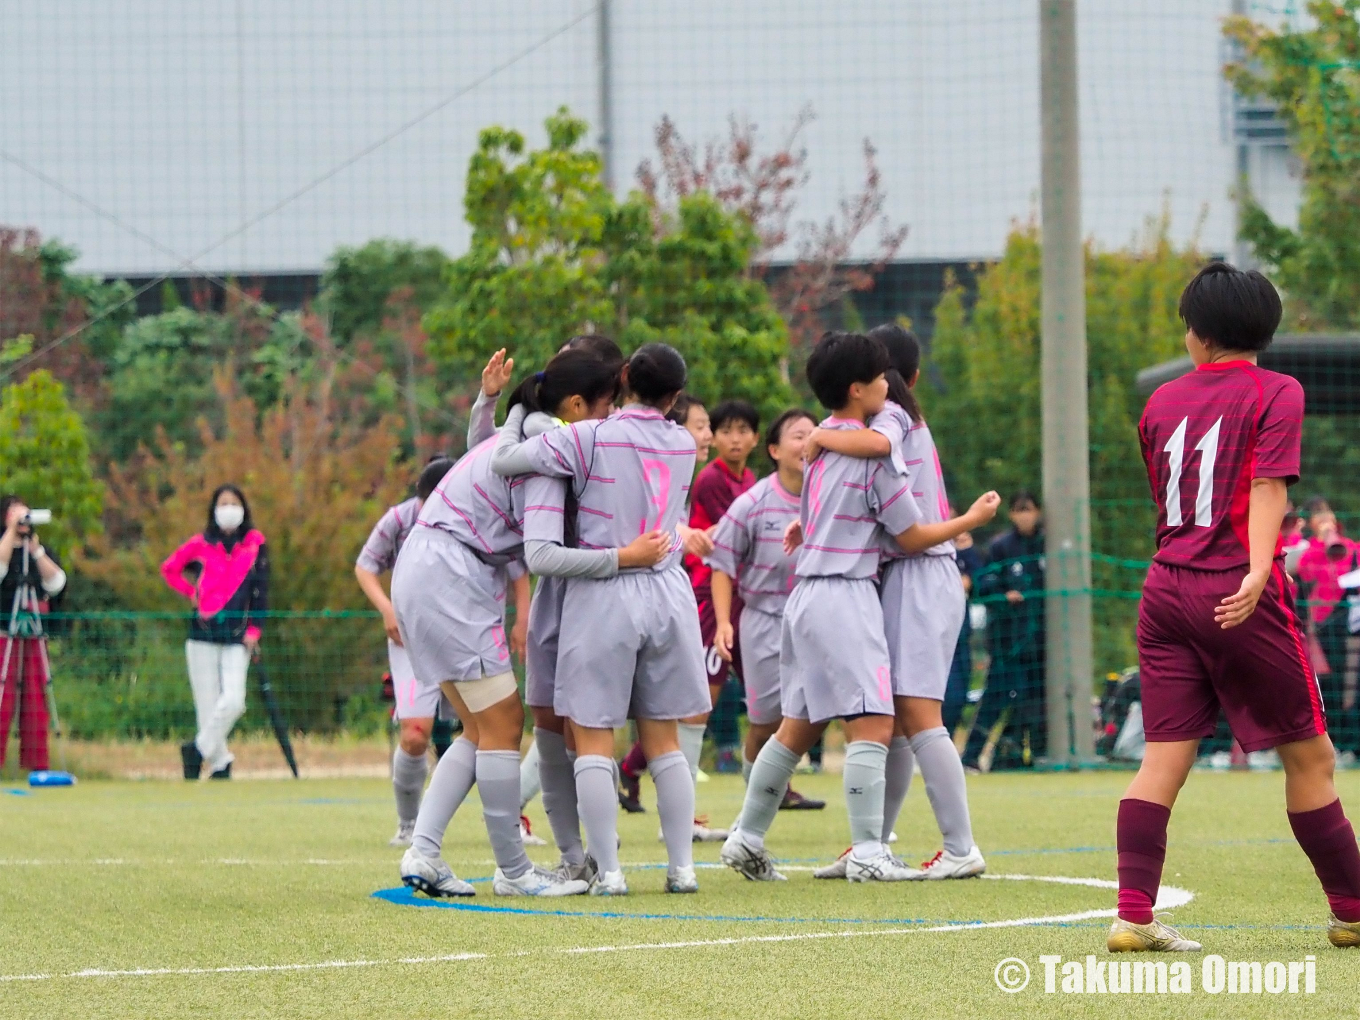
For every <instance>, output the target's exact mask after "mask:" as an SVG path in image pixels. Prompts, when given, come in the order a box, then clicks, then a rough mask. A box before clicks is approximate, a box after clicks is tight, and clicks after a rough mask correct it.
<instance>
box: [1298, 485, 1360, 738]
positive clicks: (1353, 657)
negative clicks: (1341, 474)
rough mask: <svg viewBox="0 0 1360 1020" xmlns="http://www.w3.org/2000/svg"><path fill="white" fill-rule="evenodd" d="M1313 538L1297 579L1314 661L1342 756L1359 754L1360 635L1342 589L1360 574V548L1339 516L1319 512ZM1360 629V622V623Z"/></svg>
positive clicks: (1313, 526) (1301, 560)
mask: <svg viewBox="0 0 1360 1020" xmlns="http://www.w3.org/2000/svg"><path fill="white" fill-rule="evenodd" d="M1310 528H1311V530H1312V532H1313V539H1312V541H1311V542H1309V544H1308V548H1307V549H1305V550H1304V552H1303V555H1302V557H1300V559H1299V566H1298V578H1299V584H1300V586H1301V588H1302V594H1303V597H1304V598H1305V599H1307V600H1308V630H1309V632H1310V634H1311V635H1315V636H1316V638H1317V643H1318V645H1319V646H1320V647H1321V650H1322V656H1323V659H1322V661H1321V662H1315V663H1314V666H1315V668H1316V670H1317V673H1318V686H1319V687H1320V688H1321V689H1322V701H1323V705H1324V706H1325V708H1326V710H1327V722H1328V729H1329V730H1330V731H1331V734H1332V740H1333V742H1334V743H1335V745H1336V749H1337V751H1339V752H1343V753H1344V752H1346V751H1350V752H1352V753H1354V752H1355V751H1356V750H1357V749H1360V748H1357V743H1358V741H1357V728H1358V727H1357V719H1356V715H1357V712H1356V681H1357V675H1360V636H1357V635H1356V634H1355V633H1354V630H1356V629H1360V627H1353V625H1352V621H1351V604H1350V600H1349V599H1348V598H1347V596H1346V592H1345V591H1344V590H1342V587H1341V583H1340V579H1341V577H1342V576H1343V575H1345V574H1349V573H1351V572H1353V571H1355V570H1357V569H1360V543H1356V542H1354V541H1352V540H1351V539H1349V538H1347V537H1346V536H1345V535H1343V534H1342V532H1341V526H1340V525H1339V524H1338V523H1337V520H1336V514H1334V513H1332V511H1331V510H1330V509H1325V510H1322V509H1319V510H1317V512H1315V513H1314V514H1313V515H1312V518H1311V519H1310ZM1355 623H1356V624H1360V620H1356V621H1355Z"/></svg>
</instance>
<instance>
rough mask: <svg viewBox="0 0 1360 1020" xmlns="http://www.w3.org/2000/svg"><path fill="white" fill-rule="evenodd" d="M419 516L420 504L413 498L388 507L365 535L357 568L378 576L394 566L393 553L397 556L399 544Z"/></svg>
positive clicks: (399, 549) (394, 557) (404, 539)
mask: <svg viewBox="0 0 1360 1020" xmlns="http://www.w3.org/2000/svg"><path fill="white" fill-rule="evenodd" d="M419 514H420V500H419V499H417V498H416V497H415V496H412V497H411V498H410V499H408V500H406V501H405V502H404V503H398V504H397V505H396V506H394V507H389V508H388V510H387V512H386V513H385V514H383V515H382V516H381V517H380V518H378V523H377V524H375V525H374V526H373V530H372V531H370V532H369V533H368V541H367V542H365V543H364V547H363V548H362V549H360V550H359V559H358V561H357V565H358V566H360V567H362V568H363V569H364V570H367V571H368V572H369V573H370V574H382V573H385V572H386V571H388V570H391V569H392V568H393V567H394V566H396V563H397V553H399V552H401V544H402V543H403V542H405V541H406V536H407V535H409V534H410V533H411V529H412V528H414V527H415V526H416V517H417V516H418V515H419Z"/></svg>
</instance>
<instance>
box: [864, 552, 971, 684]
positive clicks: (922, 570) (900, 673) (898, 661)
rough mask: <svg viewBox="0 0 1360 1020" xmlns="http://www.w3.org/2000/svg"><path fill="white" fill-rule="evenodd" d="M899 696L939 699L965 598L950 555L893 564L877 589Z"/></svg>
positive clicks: (955, 640)
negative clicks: (880, 599)
mask: <svg viewBox="0 0 1360 1020" xmlns="http://www.w3.org/2000/svg"><path fill="white" fill-rule="evenodd" d="M880 597H881V598H882V600H883V632H884V634H885V635H886V636H887V639H888V658H889V659H890V660H891V663H892V678H893V693H894V694H895V695H897V696H898V697H908V698H934V699H935V700H936V701H943V700H944V689H945V686H946V685H947V684H948V683H949V667H950V665H951V664H952V663H953V661H954V646H955V645H957V644H958V641H959V632H960V631H961V630H962V629H963V614H964V613H966V612H967V611H968V598H967V596H966V595H965V594H964V592H963V579H962V577H961V576H960V574H959V567H958V564H957V563H955V561H954V557H953V556H914V557H911V558H910V559H903V560H893V561H892V562H891V563H889V564H888V565H887V567H885V568H884V571H883V582H882V585H881V586H880Z"/></svg>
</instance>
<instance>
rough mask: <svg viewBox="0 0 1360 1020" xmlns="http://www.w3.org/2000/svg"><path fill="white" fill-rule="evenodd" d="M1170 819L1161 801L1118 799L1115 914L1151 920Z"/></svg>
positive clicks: (1139, 921)
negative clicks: (1117, 876)
mask: <svg viewBox="0 0 1360 1020" xmlns="http://www.w3.org/2000/svg"><path fill="white" fill-rule="evenodd" d="M1290 817H1291V818H1292V817H1293V816H1292V815H1291V816H1290ZM1170 819H1171V809H1170V808H1169V807H1163V806H1162V805H1161V804H1154V803H1152V802H1151V801H1147V800H1134V799H1132V798H1126V799H1125V800H1121V801H1120V802H1119V822H1118V827H1117V830H1116V831H1117V834H1116V838H1115V844H1116V846H1117V848H1118V850H1119V916H1120V917H1121V918H1123V919H1124V920H1125V921H1130V922H1132V923H1133V924H1151V923H1152V905H1153V904H1154V903H1156V902H1157V887H1158V886H1160V885H1161V884H1162V863H1163V862H1164V861H1165V860H1166V823H1167V822H1168V821H1169V820H1170ZM1343 821H1344V819H1343ZM1347 829H1348V831H1349V826H1348V827H1347Z"/></svg>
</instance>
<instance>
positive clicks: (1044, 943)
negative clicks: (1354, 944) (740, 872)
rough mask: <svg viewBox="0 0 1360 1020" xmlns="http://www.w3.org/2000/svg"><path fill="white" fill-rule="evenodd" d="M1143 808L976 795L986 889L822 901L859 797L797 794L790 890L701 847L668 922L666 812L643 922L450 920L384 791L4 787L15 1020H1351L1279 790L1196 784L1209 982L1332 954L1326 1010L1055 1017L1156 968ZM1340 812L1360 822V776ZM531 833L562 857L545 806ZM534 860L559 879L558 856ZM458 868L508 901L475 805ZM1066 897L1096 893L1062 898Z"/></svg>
mask: <svg viewBox="0 0 1360 1020" xmlns="http://www.w3.org/2000/svg"><path fill="white" fill-rule="evenodd" d="M1127 780H1128V776H1127V775H1126V774H1120V773H1088V774H1081V775H1018V774H1006V775H1000V774H998V775H988V776H980V777H974V778H972V779H971V780H970V787H971V793H972V800H973V811H974V818H975V822H976V830H977V837H978V842H979V844H980V845H981V846H982V847H983V850H984V851H985V852H986V853H987V857H988V862H989V873H988V876H987V878H986V879H982V880H968V881H961V882H940V883H903V884H900V885H861V886H851V885H849V884H847V883H845V882H822V881H816V880H814V879H813V878H812V877H811V874H810V872H811V869H812V867H814V866H815V865H816V864H818V863H821V862H824V861H825V860H828V859H829V858H830V857H832V856H833V855H834V854H836V853H837V852H839V851H840V850H841V849H842V845H843V843H844V841H845V834H846V823H845V817H844V809H843V807H842V806H841V803H842V798H841V795H840V789H839V788H840V780H839V777H837V776H829V775H827V776H806V777H800V778H799V780H798V783H797V785H798V787H799V788H800V789H802V790H804V791H806V792H809V793H815V794H816V795H818V796H823V797H826V798H827V800H828V801H829V802H830V806H829V807H828V809H827V810H826V811H824V812H820V813H814V812H800V813H788V812H785V813H783V814H782V815H781V816H780V818H779V819H778V821H777V822H776V824H775V827H774V829H773V830H772V831H771V836H770V843H769V845H770V847H771V849H772V850H773V852H774V853H775V854H776V855H777V856H779V857H780V858H781V860H783V861H785V862H787V866H788V871H789V879H790V880H789V882H788V883H787V884H779V885H765V884H760V885H758V884H755V883H752V882H747V881H745V880H743V879H742V878H740V877H739V876H737V875H736V874H734V873H732V872H730V871H728V870H727V869H725V868H723V867H721V866H717V865H716V862H717V855H718V846H717V845H715V844H709V845H704V846H700V847H697V848H696V856H697V857H698V859H699V861H700V862H701V870H700V872H699V875H700V882H701V885H702V888H701V890H700V892H699V894H698V895H697V896H667V895H665V894H663V893H662V892H661V884H662V879H663V877H664V870H663V869H662V867H660V866H659V865H660V862H661V861H663V860H664V852H663V847H662V845H661V844H660V843H658V841H657V820H656V814H655V812H654V811H649V813H648V814H646V815H640V816H623V817H622V819H621V822H620V826H621V834H622V838H623V849H622V859H623V860H624V862H625V865H626V866H627V865H630V864H631V867H630V868H629V883H630V887H631V889H632V895H631V896H629V897H627V898H625V899H595V898H587V897H576V898H572V899H566V900H556V901H534V900H525V899H501V898H496V897H493V896H491V895H490V889H489V885H488V884H487V883H485V882H484V881H483V883H481V884H479V889H480V890H483V891H479V895H478V896H477V897H476V899H474V900H470V901H459V902H457V903H450V901H440V903H441V905H440V906H433V905H430V904H431V902H432V901H428V900H423V899H422V900H413V899H412V898H411V897H410V896H408V895H407V894H406V893H405V892H404V891H399V882H398V880H397V864H398V860H399V858H400V852H399V851H397V850H393V849H391V848H389V847H388V846H387V845H386V840H387V838H388V836H390V834H391V829H392V805H391V794H390V788H389V787H388V785H387V784H386V783H384V782H382V781H380V780H311V781H306V780H304V781H301V782H284V781H254V782H251V781H238V782H234V783H207V782H204V783H200V784H196V785H188V784H175V783H162V782H143V783H120V782H90V783H84V784H82V785H80V786H78V787H76V788H74V789H67V790H60V789H58V790H39V791H32V792H29V791H27V790H20V789H17V788H6V789H7V790H8V792H6V790H0V876H2V877H0V883H2V884H3V889H4V892H3V899H0V1016H4V1017H6V1018H8V1017H16V1018H17V1017H25V1018H27V1017H44V1018H47V1017H66V1016H80V1017H87V1018H94V1017H194V1018H210V1017H232V1018H236V1017H264V1016H268V1017H364V1018H372V1017H400V1016H412V1017H433V1016H440V1017H444V1016H456V1017H463V1016H485V1017H533V1018H543V1017H612V1018H620V1020H621V1018H627V1017H634V1016H637V1017H643V1016H648V1017H703V1016H733V1017H752V1016H754V1017H760V1018H762V1020H773V1018H776V1017H904V1016H912V1017H945V1016H954V1017H969V1016H1013V1015H1022V1014H1023V1015H1027V1016H1036V1015H1037V1016H1049V1015H1054V1016H1057V1015H1062V1016H1088V1015H1089V1016H1116V1015H1118V1016H1123V1015H1128V1014H1129V1011H1130V1010H1131V1009H1139V1010H1145V1011H1149V1012H1150V1013H1151V1014H1152V1015H1159V1016H1203V1017H1215V1016H1224V1017H1228V1016H1233V1017H1243V1016H1248V1017H1254V1016H1263V1017H1264V1016H1271V1017H1277V1016H1295V1015H1298V1016H1302V1015H1304V1013H1305V1011H1310V1015H1318V1013H1319V1012H1321V1011H1324V1010H1325V1011H1326V1014H1327V1015H1334V1016H1345V1015H1353V1014H1354V1011H1355V1008H1356V1003H1357V997H1358V996H1360V992H1358V989H1360V953H1348V952H1345V951H1341V950H1336V949H1333V948H1331V947H1330V946H1329V945H1328V943H1327V940H1326V937H1325V934H1324V924H1325V921H1326V917H1327V910H1326V903H1325V900H1324V899H1323V897H1322V894H1321V892H1320V891H1319V889H1318V888H1317V882H1316V879H1315V878H1314V877H1313V875H1312V873H1311V870H1310V868H1309V866H1308V863H1307V860H1306V859H1305V857H1304V856H1303V853H1302V852H1301V851H1300V850H1299V849H1298V847H1297V846H1296V844H1295V843H1294V841H1293V839H1292V838H1291V836H1290V832H1289V825H1288V822H1287V820H1286V817H1285V813H1284V809H1283V805H1282V785H1283V778H1282V776H1281V775H1280V774H1279V773H1264V774H1258V773H1250V774H1237V773H1234V774H1223V773H1204V774H1196V775H1194V776H1192V778H1191V781H1190V783H1189V785H1188V787H1187V789H1186V791H1185V793H1184V795H1183V797H1182V800H1181V802H1180V805H1179V806H1178V810H1177V811H1176V813H1175V815H1174V816H1173V819H1172V823H1171V832H1170V851H1169V854H1168V858H1167V866H1166V874H1165V882H1166V884H1167V886H1173V887H1176V888H1178V889H1183V890H1186V891H1187V892H1188V893H1189V894H1192V895H1193V897H1194V898H1193V900H1191V901H1190V902H1189V903H1187V904H1186V905H1184V906H1181V907H1179V908H1178V909H1177V910H1176V911H1175V915H1174V918H1173V921H1172V923H1173V924H1175V925H1177V926H1178V927H1179V928H1181V930H1182V931H1184V932H1185V933H1186V934H1187V935H1188V936H1189V937H1191V938H1195V939H1199V940H1201V941H1202V942H1204V944H1205V952H1206V953H1217V954H1219V955H1221V956H1223V957H1225V958H1226V960H1228V961H1260V962H1262V963H1268V962H1271V961H1280V962H1284V963H1288V962H1289V961H1304V960H1305V957H1307V956H1308V955H1310V954H1311V955H1314V956H1316V992H1315V993H1314V994H1312V995H1306V994H1303V993H1302V991H1301V992H1300V993H1299V994H1289V993H1288V992H1287V991H1286V992H1284V993H1282V994H1270V993H1268V992H1263V993H1260V994H1247V995H1243V994H1227V993H1226V992H1225V993H1222V994H1210V993H1208V992H1206V991H1204V990H1203V989H1202V988H1201V961H1200V960H1199V959H1197V958H1195V957H1190V958H1188V959H1189V960H1190V964H1191V970H1192V971H1193V977H1194V979H1193V987H1194V991H1193V992H1192V993H1190V994H1188V995H1172V996H1170V1001H1167V996H1155V997H1152V996H1137V1001H1135V1002H1130V1001H1129V999H1128V997H1127V996H1122V995H1111V994H1106V995H1100V994H1095V993H1093V994H1086V993H1083V994H1079V995H1078V994H1063V993H1062V992H1061V990H1060V989H1059V991H1057V992H1056V993H1053V994H1048V993H1046V992H1045V990H1044V973H1043V966H1042V964H1041V963H1040V961H1039V957H1040V956H1042V955H1050V954H1051V955H1060V956H1061V957H1062V958H1063V960H1064V961H1070V960H1078V961H1084V958H1085V956H1086V955H1087V954H1088V953H1094V954H1096V962H1097V963H1107V962H1108V961H1109V960H1111V959H1114V960H1116V961H1118V960H1129V959H1130V958H1129V957H1127V956H1124V957H1110V956H1108V954H1106V953H1105V948H1104V933H1105V928H1106V926H1107V925H1108V923H1109V921H1108V917H1102V916H1095V914H1096V912H1098V911H1106V910H1108V909H1109V908H1111V907H1113V905H1114V892H1113V890H1112V889H1110V888H1108V885H1110V884H1112V882H1111V880H1112V879H1113V878H1114V850H1113V846H1112V843H1113V831H1114V807H1115V803H1116V800H1117V798H1118V796H1119V794H1120V792H1121V791H1122V789H1123V787H1124V786H1125V784H1126V783H1127ZM1338 785H1339V786H1340V788H1341V794H1342V797H1343V799H1345V800H1346V801H1347V802H1348V803H1349V804H1351V805H1352V806H1353V805H1356V804H1360V773H1356V772H1350V773H1344V774H1341V775H1340V776H1338ZM644 792H645V799H646V801H647V802H648V803H649V804H650V803H651V795H652V791H651V789H650V785H648V786H646V787H645V788H644ZM740 792H741V783H740V780H739V779H736V778H733V777H726V776H715V777H714V778H713V780H712V781H711V782H709V783H707V784H705V785H703V786H701V787H700V788H699V801H700V810H702V811H707V812H709V813H710V814H711V815H712V816H713V818H714V819H715V820H718V821H726V820H727V819H729V818H730V817H731V816H732V815H733V814H734V813H735V812H736V810H737V808H738V805H739V802H740ZM474 797H475V794H474ZM530 810H531V817H532V818H533V819H534V821H535V822H536V823H538V825H540V826H541V831H543V832H544V833H547V832H548V829H547V823H546V821H545V820H544V819H543V818H542V814H541V811H540V810H539V808H538V805H537V804H536V803H535V804H534V805H533V806H532V807H531V809H530ZM898 832H899V833H900V834H901V841H900V842H899V843H898V844H897V847H896V849H897V851H898V852H899V854H901V855H902V856H904V857H905V858H907V859H908V860H913V859H917V858H921V857H924V856H927V855H928V854H929V853H933V852H934V850H935V849H936V842H937V840H938V833H937V831H936V829H935V826H934V823H933V821H932V819H931V816H930V813H929V806H928V804H927V803H926V799H925V796H924V789H923V787H922V786H921V785H920V778H919V777H917V780H916V782H915V784H914V785H913V789H912V792H911V795H910V796H909V798H908V801H907V805H906V808H905V810H904V812H903V814H902V818H901V820H900V822H899V824H898ZM531 852H532V854H533V856H534V857H535V859H536V860H539V861H542V862H549V863H550V862H554V861H555V860H556V852H555V850H554V849H553V848H552V847H541V848H537V849H535V850H533V851H531ZM445 856H446V859H447V860H448V861H449V862H450V864H451V865H452V866H453V868H454V870H455V871H456V872H458V873H459V874H460V875H462V876H464V877H468V878H471V879H473V880H474V881H476V880H477V879H483V880H484V879H485V878H486V876H489V875H490V873H491V870H492V867H493V865H492V862H491V860H490V854H489V850H488V848H487V845H486V841H485V835H484V833H483V830H482V826H481V819H480V814H479V811H478V810H477V809H476V805H475V803H473V802H469V804H468V805H467V806H466V807H465V808H464V810H463V811H462V812H460V814H459V815H458V817H457V818H456V819H455V820H454V824H453V825H452V827H451V828H450V831H449V836H448V840H447V841H446V843H445ZM1026 876H1028V877H1026ZM1053 877H1059V878H1064V879H1075V880H1081V881H1078V882H1054V881H1045V880H1044V879H1051V878H1053ZM375 893H380V894H381V895H377V896H375ZM418 904H419V905H418ZM979 922H987V923H990V925H991V926H989V927H981V926H979ZM1008 957H1015V958H1019V959H1020V960H1022V961H1024V962H1025V963H1026V964H1027V965H1028V967H1029V969H1030V971H1031V975H1032V980H1031V981H1030V984H1029V986H1028V987H1027V988H1025V989H1024V990H1023V991H1020V992H1018V993H1015V994H1006V993H1003V992H1002V991H1000V990H999V989H998V987H997V984H996V981H995V978H994V971H995V970H996V968H997V965H998V963H1000V961H1002V960H1003V959H1005V958H1008ZM1144 959H1146V958H1144ZM1057 973H1058V980H1059V985H1060V984H1061V970H1060V969H1059V970H1058V972H1057Z"/></svg>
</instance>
